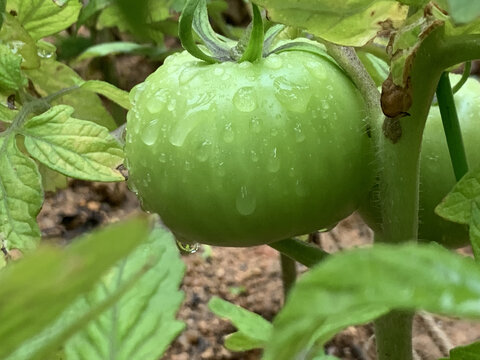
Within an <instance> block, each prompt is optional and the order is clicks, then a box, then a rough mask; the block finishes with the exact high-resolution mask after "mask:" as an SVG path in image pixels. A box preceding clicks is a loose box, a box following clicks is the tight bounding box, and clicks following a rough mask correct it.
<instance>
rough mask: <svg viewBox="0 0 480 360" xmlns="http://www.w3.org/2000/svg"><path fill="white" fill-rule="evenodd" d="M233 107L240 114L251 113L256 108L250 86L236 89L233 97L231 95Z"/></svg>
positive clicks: (252, 89)
mask: <svg viewBox="0 0 480 360" xmlns="http://www.w3.org/2000/svg"><path fill="white" fill-rule="evenodd" d="M242 64H244V63H242ZM233 105H235V107H236V108H237V109H238V110H240V111H241V112H251V111H253V110H255V109H256V108H257V99H256V98H255V89H254V88H253V87H250V86H247V87H242V88H240V89H238V90H237V92H236V93H235V95H233Z"/></svg>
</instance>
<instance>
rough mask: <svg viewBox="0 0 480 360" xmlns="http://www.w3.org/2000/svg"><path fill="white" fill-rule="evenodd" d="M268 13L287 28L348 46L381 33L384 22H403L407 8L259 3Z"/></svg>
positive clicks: (363, 1) (370, 3)
mask: <svg viewBox="0 0 480 360" xmlns="http://www.w3.org/2000/svg"><path fill="white" fill-rule="evenodd" d="M255 2H256V3H258V4H259V5H261V6H263V7H265V8H266V9H267V10H268V14H269V17H271V18H272V19H273V20H274V21H277V22H280V23H282V24H286V25H292V26H299V27H301V28H304V29H306V30H307V31H309V32H311V33H313V34H314V35H316V36H319V37H321V38H323V39H325V40H328V41H331V42H334V43H338V44H341V45H348V46H361V45H364V44H365V43H367V42H368V41H369V40H371V39H372V38H373V37H375V36H376V34H377V32H378V31H379V30H381V22H383V21H391V22H393V24H395V23H398V22H401V21H403V20H404V19H405V18H406V15H407V8H406V7H402V6H400V5H399V3H398V2H396V1H389V0H385V1H374V0H359V1H355V2H354V3H352V2H344V1H337V0H327V1H310V0H300V1H296V2H292V1H285V0H258V1H255Z"/></svg>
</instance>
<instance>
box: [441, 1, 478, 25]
mask: <svg viewBox="0 0 480 360" xmlns="http://www.w3.org/2000/svg"><path fill="white" fill-rule="evenodd" d="M446 2H447V4H448V12H449V14H450V16H451V17H452V19H453V21H454V22H455V23H457V24H465V23H469V22H472V21H474V20H476V19H477V18H478V17H479V16H480V2H478V1H471V0H446Z"/></svg>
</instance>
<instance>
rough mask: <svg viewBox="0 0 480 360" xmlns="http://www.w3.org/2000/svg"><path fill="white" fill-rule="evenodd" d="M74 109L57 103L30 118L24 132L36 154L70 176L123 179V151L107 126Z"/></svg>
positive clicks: (40, 159)
mask: <svg viewBox="0 0 480 360" xmlns="http://www.w3.org/2000/svg"><path fill="white" fill-rule="evenodd" d="M73 111H74V110H73V108H72V107H70V106H67V105H57V106H54V107H52V108H50V109H49V110H48V111H46V112H45V113H43V114H41V115H38V116H35V117H33V118H32V119H30V120H28V121H27V123H26V124H25V126H24V128H23V129H22V130H21V134H22V135H24V136H25V148H26V149H27V151H28V152H29V153H30V155H31V156H32V157H34V158H35V159H36V160H38V161H40V162H41V163H43V164H44V165H46V166H48V167H49V168H51V169H53V170H55V171H58V172H60V173H62V174H64V175H66V176H70V177H73V178H77V179H82V180H89V181H123V180H125V179H124V177H123V176H122V175H121V174H120V173H119V172H118V171H117V170H116V167H118V166H119V165H120V164H122V163H123V151H122V149H121V148H120V146H119V145H118V143H117V141H116V140H115V139H114V138H113V137H112V136H111V135H110V134H109V132H108V131H107V129H106V128H104V127H103V126H99V125H97V124H95V123H93V122H90V121H85V120H79V119H75V118H73V117H71V116H72V113H73Z"/></svg>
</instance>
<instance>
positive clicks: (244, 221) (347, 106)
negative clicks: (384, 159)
mask: <svg viewBox="0 0 480 360" xmlns="http://www.w3.org/2000/svg"><path fill="white" fill-rule="evenodd" d="M131 101H132V104H133V107H132V110H131V111H130V112H129V113H128V123H127V132H126V146H125V151H126V160H127V162H126V165H127V168H128V170H129V184H130V187H131V188H132V190H134V191H135V192H137V194H138V197H139V198H140V200H141V202H142V204H143V207H144V208H145V209H146V210H148V211H152V212H156V213H158V214H159V215H160V217H161V219H162V221H163V222H164V224H165V225H166V226H167V227H169V228H170V229H171V230H172V232H173V233H174V234H175V235H176V236H177V239H179V240H180V241H182V242H186V243H205V244H211V245H221V246H252V245H258V244H265V243H270V242H273V241H277V240H282V239H285V238H288V237H291V236H294V235H299V234H305V233H309V232H312V231H315V230H317V229H321V228H325V227H328V226H331V225H333V224H335V223H336V222H338V221H339V220H341V219H343V218H344V217H346V216H348V215H349V214H350V213H351V212H352V211H354V210H355V209H356V208H357V206H358V202H359V200H360V199H361V198H362V197H364V196H365V194H366V192H367V191H368V189H369V188H370V186H369V184H371V182H370V178H369V171H368V167H366V166H365V162H366V158H368V156H369V154H370V151H371V150H370V142H369V139H368V136H367V134H366V133H365V122H364V117H365V116H366V112H365V105H364V102H363V100H362V98H361V96H360V94H359V92H358V90H357V89H356V87H355V86H354V85H353V83H352V81H351V80H350V78H349V77H347V76H346V75H345V73H344V72H343V71H342V70H341V69H340V68H339V67H338V65H336V64H335V63H333V62H332V61H330V60H328V59H326V58H324V57H322V56H319V55H314V54H311V53H307V52H301V51H286V52H282V53H279V54H274V55H270V56H268V57H267V58H264V59H261V60H259V61H257V62H255V63H250V62H243V63H234V62H225V63H220V64H213V65H208V64H206V63H204V62H202V61H199V60H197V59H196V58H194V57H192V56H191V55H189V54H188V53H186V52H183V53H181V54H176V55H172V56H170V57H169V58H168V59H167V60H166V61H165V64H164V65H163V66H161V67H160V68H159V69H158V70H157V71H156V72H155V73H153V74H152V75H150V76H149V77H148V78H147V80H146V81H145V82H144V83H142V84H140V85H138V86H136V87H135V88H134V89H133V90H132V92H131ZM368 161H371V159H370V160H368Z"/></svg>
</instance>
